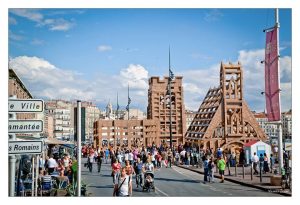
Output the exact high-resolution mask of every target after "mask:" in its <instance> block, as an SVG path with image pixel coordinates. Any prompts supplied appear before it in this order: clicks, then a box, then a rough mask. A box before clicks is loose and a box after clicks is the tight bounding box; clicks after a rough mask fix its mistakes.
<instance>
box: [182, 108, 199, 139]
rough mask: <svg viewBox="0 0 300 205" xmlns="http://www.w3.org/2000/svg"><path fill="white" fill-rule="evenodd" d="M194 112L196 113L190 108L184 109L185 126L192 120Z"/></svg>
mask: <svg viewBox="0 0 300 205" xmlns="http://www.w3.org/2000/svg"><path fill="white" fill-rule="evenodd" d="M196 114H197V112H196V111H191V110H186V111H185V117H186V127H187V128H188V127H189V126H190V125H191V124H192V122H193V120H194V118H195V116H196ZM184 134H185V133H184Z"/></svg>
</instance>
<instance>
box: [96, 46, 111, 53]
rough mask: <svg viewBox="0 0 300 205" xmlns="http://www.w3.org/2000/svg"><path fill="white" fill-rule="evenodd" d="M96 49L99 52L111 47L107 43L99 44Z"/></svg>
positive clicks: (108, 49)
mask: <svg viewBox="0 0 300 205" xmlns="http://www.w3.org/2000/svg"><path fill="white" fill-rule="evenodd" d="M97 50H98V51H100V52H105V51H110V50H112V47H111V46H108V45H100V46H98V48H97Z"/></svg>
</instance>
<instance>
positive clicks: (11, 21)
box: [8, 17, 18, 25]
mask: <svg viewBox="0 0 300 205" xmlns="http://www.w3.org/2000/svg"><path fill="white" fill-rule="evenodd" d="M8 23H9V24H10V25H17V24H18V22H17V20H16V19H15V18H13V17H9V18H8Z"/></svg>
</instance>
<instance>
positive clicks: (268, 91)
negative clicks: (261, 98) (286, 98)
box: [265, 28, 280, 121]
mask: <svg viewBox="0 0 300 205" xmlns="http://www.w3.org/2000/svg"><path fill="white" fill-rule="evenodd" d="M277 51H278V48H277V28H274V29H273V30H271V31H268V32H267V37H266V50H265V96H266V107H267V117H268V121H280V104H279V82H278V59H277V58H278V52H277Z"/></svg>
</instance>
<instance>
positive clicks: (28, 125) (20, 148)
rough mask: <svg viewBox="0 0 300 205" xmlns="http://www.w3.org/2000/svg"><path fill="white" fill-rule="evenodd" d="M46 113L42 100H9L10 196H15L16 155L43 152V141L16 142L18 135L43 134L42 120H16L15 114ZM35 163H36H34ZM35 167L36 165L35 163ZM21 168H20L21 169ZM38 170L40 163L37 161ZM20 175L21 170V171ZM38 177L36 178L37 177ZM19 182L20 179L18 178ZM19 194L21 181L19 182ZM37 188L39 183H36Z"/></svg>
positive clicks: (14, 98) (12, 98)
mask: <svg viewBox="0 0 300 205" xmlns="http://www.w3.org/2000/svg"><path fill="white" fill-rule="evenodd" d="M43 111H44V101H43V100H40V99H16V96H12V97H10V98H9V99H8V112H9V122H8V133H9V136H10V137H9V148H8V153H9V196H14V195H15V177H16V176H15V174H16V173H15V172H16V156H15V154H29V153H30V154H40V153H41V152H42V147H43V145H42V142H41V141H16V133H41V132H43V121H42V120H16V114H15V113H37V112H39V113H40V112H43ZM33 160H34V158H33ZM33 162H34V161H33ZM33 167H34V163H33ZM20 168H21V167H19V169H20ZM37 169H38V161H37ZM19 174H20V170H19ZM37 176H38V174H37ZM37 176H36V177H37ZM18 180H19V177H18ZM17 184H18V190H17V192H19V188H20V187H19V181H18V183H17ZM36 186H37V183H36ZM33 189H34V168H33V170H32V196H33V194H34V192H33Z"/></svg>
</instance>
